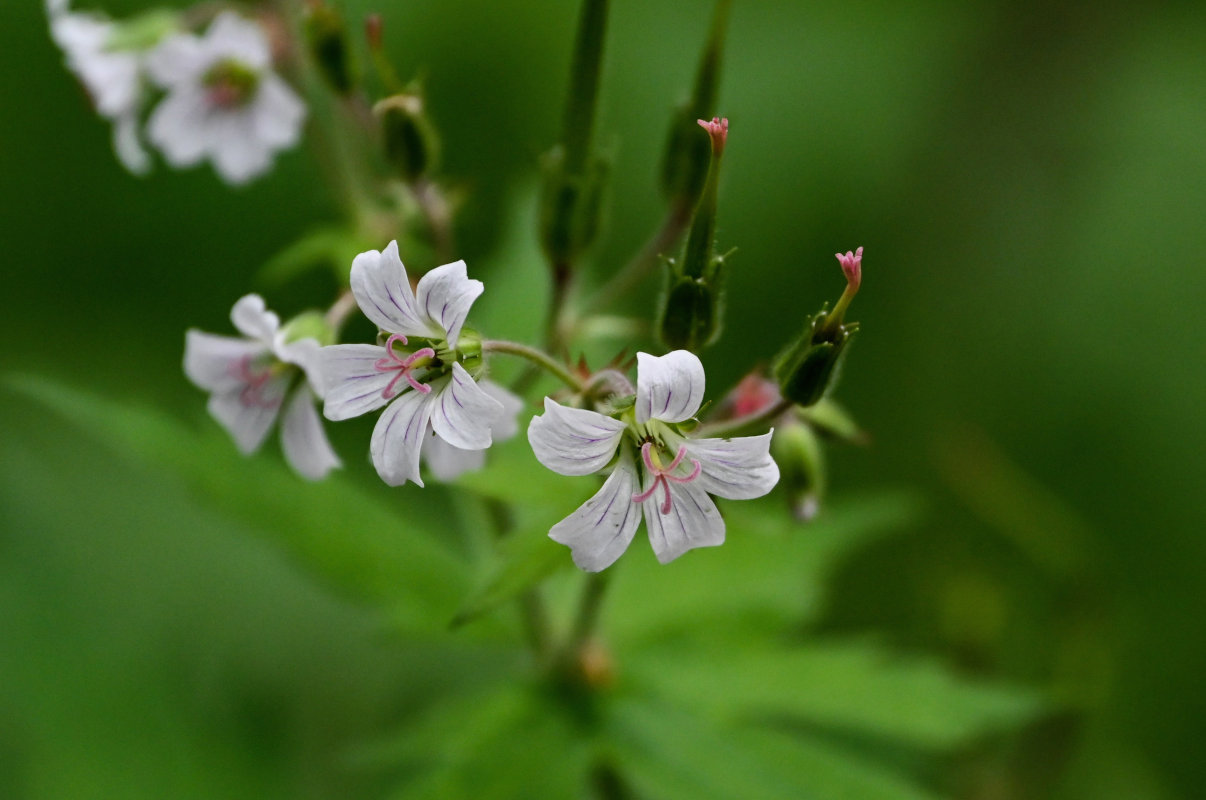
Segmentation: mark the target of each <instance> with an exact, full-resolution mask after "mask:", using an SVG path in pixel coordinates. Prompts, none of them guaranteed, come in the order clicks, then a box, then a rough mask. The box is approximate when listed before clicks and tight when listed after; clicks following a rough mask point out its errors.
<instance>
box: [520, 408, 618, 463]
mask: <svg viewBox="0 0 1206 800" xmlns="http://www.w3.org/2000/svg"><path fill="white" fill-rule="evenodd" d="M624 427H625V426H624V423H623V422H620V421H619V420H618V419H612V418H611V417H605V416H603V415H602V414H600V413H598V412H597V411H590V410H588V409H585V408H569V407H567V406H563V405H561V404H559V403H558V402H557V401H555V400H553V399H552V398H549V397H546V398H544V414H542V415H541V416H539V417H533V418H532V423H531V424H530V425H528V443H529V444H531V445H532V452H533V453H535V454H536V459H537V460H538V461H539V462H540V463H541V464H544V465H545V466H546V467H548V468H549V469H551V470H552V471H553V472H556V473H559V474H561V475H589V474H591V473H592V472H598V471H599V470H601V469H603V467H605V466H607V462H608V461H611V457H612V456H613V455H615V452H616V447H617V446H619V444H620V437H621V436H622V435H623V433H624Z"/></svg>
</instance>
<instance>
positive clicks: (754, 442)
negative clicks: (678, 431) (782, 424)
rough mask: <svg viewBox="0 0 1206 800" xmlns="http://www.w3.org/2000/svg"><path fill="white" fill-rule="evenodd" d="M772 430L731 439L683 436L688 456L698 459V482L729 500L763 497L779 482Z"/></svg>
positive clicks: (710, 491)
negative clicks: (772, 451) (771, 445)
mask: <svg viewBox="0 0 1206 800" xmlns="http://www.w3.org/2000/svg"><path fill="white" fill-rule="evenodd" d="M772 433H774V431H771V433H764V434H762V435H761V436H738V437H735V438H732V439H684V440H683V442H682V444H683V446H684V447H686V448H687V455H689V456H690V457H691V458H694V459H695V460H696V461H698V462H699V464H700V467H702V471H701V472H700V473H699V478H698V479H697V481H696V482H697V483H698V484H699V485H700V486H701V487H702V488H703V489H704V491H706V492H707V493H708V494H714V495H716V496H717V497H724V498H727V499H729V500H749V499H751V498H754V497H761V496H762V495H764V494H766V493H767V492H769V491H770V490H771V489H773V488H774V487H775V484H776V483H778V482H779V466H778V465H777V464H776V463H775V460H774V459H773V458H771V455H770V443H771V434H772Z"/></svg>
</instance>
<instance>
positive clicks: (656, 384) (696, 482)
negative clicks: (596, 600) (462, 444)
mask: <svg viewBox="0 0 1206 800" xmlns="http://www.w3.org/2000/svg"><path fill="white" fill-rule="evenodd" d="M703 396H704V371H703V365H702V364H701V363H700V361H699V358H697V357H696V356H695V355H694V354H693V353H691V352H689V351H686V350H676V351H674V352H672V353H669V354H668V355H665V356H662V357H660V358H659V357H656V356H651V355H649V354H648V353H637V388H636V398H635V403H634V405H633V406H632V407H631V408H629V409H626V410H624V411H623V412H621V413H620V414H619V415H618V416H619V418H616V417H615V416H607V415H604V414H600V413H598V412H596V411H591V410H589V409H581V408H569V407H566V406H562V405H560V404H559V403H557V402H556V401H554V400H552V399H551V398H547V397H546V398H545V401H544V409H545V413H544V414H543V415H541V416H538V417H535V418H534V419H533V420H532V424H531V425H530V426H529V427H528V441H529V442H530V443H531V445H532V450H533V451H534V452H535V454H536V458H537V459H538V460H539V461H540V463H542V464H544V465H545V466H546V467H548V468H549V469H551V470H553V471H554V472H558V473H560V474H562V475H589V474H591V473H593V472H599V471H600V470H603V469H605V468H606V467H607V466H608V465H609V464H613V460H614V464H613V466H612V467H611V475H610V476H609V477H608V478H607V480H606V481H605V482H604V483H603V488H601V489H600V490H599V492H598V493H597V494H596V495H595V496H594V497H592V498H591V499H589V500H587V501H586V502H585V503H583V504H582V506H581V507H579V508H578V510H577V511H575V512H574V513H573V514H571V515H570V516H568V517H566V518H565V519H564V520H562V521H561V522H559V523H557V524H556V525H554V526H553V528H552V530H550V531H549V536H550V537H552V538H553V540H555V541H557V542H560V543H562V544H564V545H568V546H569V547H570V549H571V551H572V553H573V559H574V563H575V564H577V565H578V566H579V567H581V568H582V569H584V570H587V571H588V572H598V571H599V570H602V569H605V568H607V567H608V566H610V565H611V564H612V563H614V562H615V560H616V559H617V558H619V557H620V555H621V554H623V552H624V551H625V550H626V549H628V544H629V543H630V542H631V541H632V538H633V536H634V535H635V534H636V529H637V527H638V526H639V525H640V523H641V519H642V518H644V520H645V527H646V528H647V530H648V532H649V542H650V544H651V545H652V546H653V552H654V554H655V555H656V556H657V559H658V561H660V562H661V563H663V564H665V563H668V562H670V561H673V560H674V559H676V558H678V557H679V556H680V555H682V554H683V553H685V552H687V551H688V550H691V549H693V548H696V547H713V546H716V545H719V544H722V543H723V542H724V535H725V528H724V520H723V519H721V517H720V512H719V511H718V510H717V508H716V504H715V503H713V502H712V498H711V497H710V495H716V496H717V497H724V498H728V499H731V500H745V499H750V498H754V497H761V496H762V495H764V494H766V493H767V492H769V491H770V490H771V488H773V487H774V485H775V483H776V482H778V480H779V468H778V467H777V466H776V465H775V462H774V460H773V459H771V457H770V441H771V434H770V433H766V434H763V435H762V436H744V437H734V438H731V439H692V438H690V437H689V436H688V435H687V434H686V433H685V432H684V431H683V428H684V425H683V423H686V422H687V421H688V420H690V419H691V418H692V417H694V415H695V414H696V412H698V411H699V406H700V403H701V402H702V401H703ZM617 450H618V451H619V458H618V459H615V456H616V452H617Z"/></svg>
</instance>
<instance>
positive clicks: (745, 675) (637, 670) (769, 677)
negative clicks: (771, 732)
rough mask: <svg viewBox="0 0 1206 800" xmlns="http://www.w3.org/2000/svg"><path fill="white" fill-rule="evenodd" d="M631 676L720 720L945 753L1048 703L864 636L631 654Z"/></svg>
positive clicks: (1017, 723)
mask: <svg viewBox="0 0 1206 800" xmlns="http://www.w3.org/2000/svg"><path fill="white" fill-rule="evenodd" d="M629 669H630V671H631V673H632V680H633V681H634V682H635V683H637V684H638V685H642V686H645V687H647V688H648V689H649V690H650V691H653V692H654V693H657V694H660V695H662V696H664V697H667V698H670V699H672V700H675V701H677V702H678V703H679V704H682V705H689V706H691V707H695V708H700V709H707V710H708V711H709V712H711V713H714V714H716V715H717V716H719V717H721V718H724V719H732V720H738V719H750V718H755V717H766V716H774V717H779V718H787V719H797V720H800V721H803V722H807V723H810V724H812V725H815V726H820V727H822V728H829V729H832V730H835V731H840V732H843V733H858V734H863V735H868V736H871V737H876V738H879V739H884V740H892V741H897V742H900V743H903V744H908V745H911V746H914V747H917V748H921V749H925V750H931V751H944V750H949V749H952V748H956V747H960V746H963V745H967V744H970V743H972V742H974V741H976V740H978V739H980V738H981V737H984V736H987V735H990V734H993V733H998V732H1001V731H1005V730H1009V729H1012V728H1016V727H1018V726H1020V725H1023V724H1025V723H1027V722H1029V721H1030V720H1032V719H1034V718H1035V717H1036V716H1037V715H1038V714H1040V713H1041V712H1043V711H1044V710H1045V708H1046V707H1047V705H1046V702H1045V700H1044V698H1042V696H1041V695H1040V694H1039V693H1038V692H1036V691H1033V690H1028V689H1023V688H1020V687H1015V686H1008V685H1001V684H993V683H984V682H977V681H972V680H969V679H966V678H961V677H959V676H956V675H955V674H953V673H952V672H951V671H950V670H948V669H946V668H945V667H943V666H942V665H941V664H939V663H937V662H935V661H933V660H930V659H923V658H917V657H905V656H902V655H899V654H894V653H891V652H889V651H887V650H885V649H883V648H881V647H877V646H875V645H872V644H869V643H866V642H836V643H827V644H820V645H808V646H797V647H795V648H792V649H786V650H778V649H767V648H748V647H747V648H744V649H739V650H738V649H734V648H730V647H716V648H711V649H707V650H698V649H688V648H684V647H683V646H678V647H675V648H664V649H661V650H657V651H653V650H649V651H645V652H642V653H640V654H639V655H638V654H634V657H633V659H632V663H631V665H630V667H629Z"/></svg>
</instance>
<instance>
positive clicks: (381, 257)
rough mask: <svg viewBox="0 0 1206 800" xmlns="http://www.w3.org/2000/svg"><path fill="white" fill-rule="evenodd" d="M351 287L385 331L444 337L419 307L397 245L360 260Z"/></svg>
mask: <svg viewBox="0 0 1206 800" xmlns="http://www.w3.org/2000/svg"><path fill="white" fill-rule="evenodd" d="M351 284H352V294H353V295H355V297H356V303H357V305H359V306H360V310H361V311H363V312H364V315H365V316H366V317H368V318H369V319H371V320H372V321H373V322H374V323H375V324H376V325H377V327H378V328H380V329H381V330H384V331H389V332H390V333H401V334H403V335H405V336H429V337H432V338H439V337H441V336H443V333H444V332H443V331H442V330H440V329H438V328H435V327H434V326H433V325H432V323H430V322H429V321H428V320H427V318H426V317H425V316H424V315H423V314H422V313H421V312H420V311H419V309H418V307H417V306H416V305H415V296H414V293H413V292H412V291H411V289H410V281H409V279H408V278H407V277H406V267H404V266H402V259H401V258H400V257H399V256H398V243H397V242H390V243H389V245H388V246H387V247H386V248H385V250H383V251H380V252H378V251H376V250H369V251H367V252H364V253H361V254H360V255H358V256H356V258H355V259H353V260H352V277H351Z"/></svg>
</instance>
